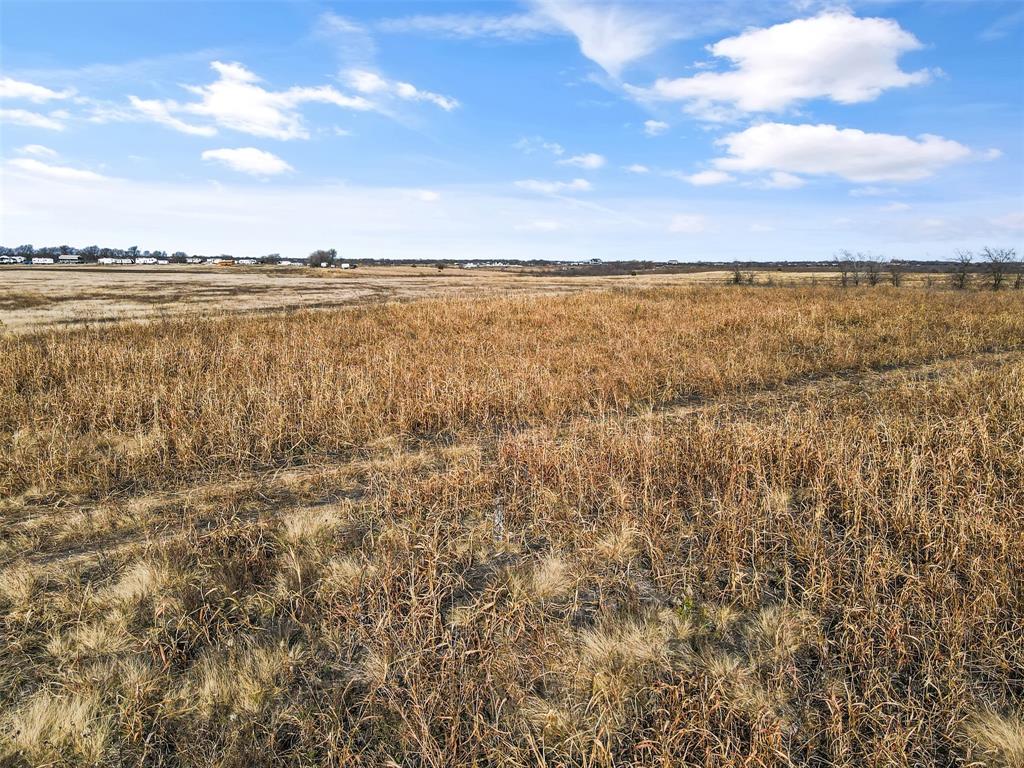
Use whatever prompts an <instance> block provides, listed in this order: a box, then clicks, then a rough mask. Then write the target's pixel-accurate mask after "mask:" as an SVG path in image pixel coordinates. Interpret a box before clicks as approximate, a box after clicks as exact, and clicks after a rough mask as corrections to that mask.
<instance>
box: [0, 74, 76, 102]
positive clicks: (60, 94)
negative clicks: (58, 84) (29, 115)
mask: <svg viewBox="0 0 1024 768" xmlns="http://www.w3.org/2000/svg"><path fill="white" fill-rule="evenodd" d="M74 95H75V91H74V89H72V88H69V89H67V90H64V91H55V90H53V89H52V88H47V87H45V86H42V85H36V84H34V83H26V82H24V81H23V80H15V79H14V78H11V77H3V78H0V99H23V100H25V101H31V102H33V103H34V104H42V103H43V102H46V101H53V100H54V99H68V98H70V97H72V96H74Z"/></svg>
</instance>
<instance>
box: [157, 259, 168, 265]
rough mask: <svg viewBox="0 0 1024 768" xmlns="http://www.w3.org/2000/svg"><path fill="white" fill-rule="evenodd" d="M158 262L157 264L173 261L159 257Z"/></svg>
mask: <svg viewBox="0 0 1024 768" xmlns="http://www.w3.org/2000/svg"><path fill="white" fill-rule="evenodd" d="M156 263H157V264H170V263H171V262H170V261H169V260H168V259H157V260H156Z"/></svg>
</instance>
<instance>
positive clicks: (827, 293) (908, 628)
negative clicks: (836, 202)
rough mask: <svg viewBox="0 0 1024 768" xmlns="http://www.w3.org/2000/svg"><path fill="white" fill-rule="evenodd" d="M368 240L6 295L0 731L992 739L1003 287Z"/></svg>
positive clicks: (1019, 640)
mask: <svg viewBox="0 0 1024 768" xmlns="http://www.w3.org/2000/svg"><path fill="white" fill-rule="evenodd" d="M5 274H7V273H5ZM11 274H17V275H18V276H19V277H20V276H21V275H29V274H31V275H33V276H34V275H35V274H36V273H35V272H32V273H29V271H28V270H24V271H17V272H11ZM68 274H69V275H71V274H72V272H71V271H70V270H69V271H68ZM73 274H74V277H73V278H70V277H69V278H68V279H74V280H78V279H79V271H77V270H75V271H74V273H73ZM81 274H82V275H91V274H94V273H91V272H87V271H85V270H82V271H81ZM134 274H135V273H134V272H133V273H132V275H133V276H134ZM179 274H181V273H179V272H177V271H175V270H169V271H168V272H166V275H168V277H167V278H164V277H163V275H164V273H161V277H160V278H159V279H160V280H166V282H165V283H162V284H161V286H162V287H160V288H159V290H160V291H166V292H168V293H169V294H177V293H187V294H188V293H191V295H195V294H194V293H192V292H193V291H203V290H205V291H211V292H213V293H217V292H218V291H222V290H224V291H227V290H228V289H227V288H225V287H224V285H223V284H222V283H220V282H218V281H219V280H220V278H219V276H218V273H213V272H204V273H202V274H203V275H204V277H203V278H201V279H200V278H198V277H197V278H194V279H195V280H197V281H199V282H200V283H202V285H201V286H197V285H178V284H177V283H176V282H175V281H177V280H178V279H179V278H178V277H176V276H177V275H179ZM192 274H200V273H198V272H196V273H189V275H190V277H189V278H188V279H190V280H191V279H193V278H192V277H191V275H192ZM207 274H208V275H210V277H209V279H207V278H206V277H205V275H207ZM239 274H247V273H239ZM378 274H381V273H379V272H376V271H372V272H371V271H370V270H365V271H363V270H357V274H356V275H354V276H353V277H352V278H350V277H349V276H348V275H344V276H342V277H339V278H311V277H298V276H281V277H280V278H278V277H277V276H276V274H275V276H274V277H264V276H263V275H262V274H261V275H259V276H253V277H252V280H253V281H254V282H253V284H252V286H256V285H257V284H258V285H265V284H270V283H271V282H272V281H273V282H274V285H275V286H277V287H275V288H274V289H273V290H275V291H294V292H295V296H296V299H295V301H294V302H291V301H290V300H289V301H288V302H284V303H287V304H292V303H294V304H295V305H296V306H298V305H300V304H305V303H307V300H308V303H309V304H311V305H312V306H314V307H319V308H318V309H317V310H316V311H313V310H308V309H297V310H291V311H288V312H283V313H270V312H266V311H264V312H255V313H254V312H252V311H251V310H259V309H263V310H266V309H268V308H269V306H271V305H273V304H274V303H275V302H276V303H278V304H280V303H281V302H280V301H279V299H280V296H278V297H277V298H272V297H271V296H269V295H265V294H264V293H260V290H262V289H256V288H254V289H253V291H254V293H253V295H247V296H242V297H241V298H239V297H237V296H233V295H224V296H221V297H217V298H211V299H210V301H212V302H214V303H213V304H212V305H208V306H207V307H206V309H207V310H208V311H207V312H206V314H205V315H204V316H203V321H202V322H196V319H197V317H196V316H194V315H190V314H179V313H181V312H185V311H186V310H187V309H188V308H189V307H190V306H191V308H193V309H194V308H195V307H194V305H190V304H189V301H179V300H177V299H175V300H174V301H173V302H171V303H172V304H175V305H177V304H184V305H185V308H184V309H181V308H176V309H175V310H174V311H170V312H166V313H164V312H162V311H161V310H160V306H161V305H159V304H158V303H156V302H152V303H149V302H146V301H145V300H144V299H142V298H138V297H136V298H133V299H131V302H132V303H131V304H130V305H127V304H126V306H128V307H129V308H128V309H126V310H125V311H124V312H123V313H119V310H117V309H116V308H115V309H114V310H109V309H102V310H99V311H100V312H101V313H103V312H106V313H108V314H110V313H111V312H113V313H114V314H116V315H117V316H118V317H122V316H123V317H127V318H141V317H147V318H149V319H150V320H151V322H147V323H144V324H131V323H128V324H125V323H107V324H91V325H87V326H85V327H68V328H59V329H58V328H52V327H47V326H53V325H54V324H57V323H60V322H63V321H61V320H58V319H56V318H57V317H58V316H60V313H62V312H67V307H68V305H69V304H71V305H75V306H77V305H76V304H75V302H74V301H70V300H69V301H62V300H59V299H54V298H53V297H54V296H56V295H57V294H58V293H59V290H65V289H57V288H54V289H53V291H54V293H53V296H50V297H47V296H43V297H42V298H41V299H40V302H41V303H40V304H39V305H38V307H37V308H32V307H27V308H23V309H8V310H6V311H5V312H4V317H5V322H6V320H7V318H9V317H11V316H12V314H13V316H14V317H16V318H21V319H20V320H18V321H16V322H12V323H10V324H11V325H12V326H17V325H19V324H21V327H20V328H15V330H16V331H18V332H17V333H11V334H7V335H5V336H0V361H2V363H0V499H2V501H0V648H3V653H2V654H0V763H4V762H5V763H6V764H11V765H15V766H22V765H24V766H37V765H75V766H78V765H115V766H121V765H124V766H135V765H140V766H197V767H198V766H279V765H280V766H319V765H364V766H387V765H402V766H405V765H408V766H437V767H441V766H535V765H546V766H566V767H568V766H580V767H583V766H586V767H588V768H590V767H597V766H677V765H692V766H722V767H724V766H730V767H733V766H737V767H738V766H751V767H755V766H788V765H799V766H820V765H837V766H849V767H850V768H854V767H855V766H856V767H858V768H859V767H861V766H878V767H881V766H907V767H908V768H909V767H910V766H915V767H916V766H964V767H966V766H983V765H988V766H1019V765H1021V764H1024V292H1020V291H1001V292H984V293H983V292H980V291H951V290H931V291H928V290H923V289H920V288H917V287H904V288H900V289H895V288H883V287H878V288H874V289H867V288H858V289H849V290H841V289H838V288H832V287H818V288H810V287H804V288H779V287H745V286H744V287H723V286H708V285H682V284H680V285H661V286H653V281H649V282H644V281H645V280H646V278H635V279H631V278H629V277H624V278H615V279H594V280H590V279H589V278H587V279H574V280H572V281H566V283H567V284H562V283H561V282H559V281H558V280H557V279H554V278H551V279H548V278H544V277H538V278H527V277H524V276H518V275H515V276H513V275H504V274H500V273H499V274H495V275H493V276H478V275H471V276H470V275H465V274H461V273H460V274H458V275H452V276H451V277H450V276H449V275H447V274H446V275H438V274H437V272H436V270H435V271H431V270H423V275H422V276H414V275H409V276H408V278H407V281H406V282H404V283H402V285H403V286H409V285H416V286H419V287H420V288H416V289H414V288H408V287H400V288H396V289H394V290H395V291H396V292H395V293H390V294H388V295H387V298H391V299H403V301H400V302H388V303H381V302H380V296H379V295H378V293H377V292H378V291H386V290H391V289H389V288H388V284H387V279H386V277H382V278H380V279H379V280H377V279H376V278H373V279H371V277H372V276H373V275H378ZM172 276H173V277H172ZM82 279H86V278H82ZM88 279H93V278H92V277H89V278H88ZM95 279H96V280H97V282H96V290H97V291H109V292H110V293H111V294H113V295H112V296H109V297H105V298H102V299H97V301H98V302H100V304H99V306H104V305H103V302H108V303H110V306H114V305H116V304H117V303H118V302H120V301H122V299H123V295H122V294H121V293H120V291H122V290H125V291H127V290H128V289H127V288H124V287H122V288H118V287H117V283H116V281H115V280H113V278H110V277H109V276H108V275H107V274H106V273H101V276H100V277H97V278H95ZM155 279H156V278H155ZM661 279H663V278H661ZM687 279H691V278H690V276H686V275H681V276H679V277H678V280H679V281H680V283H682V282H683V281H685V280H687ZM181 280H183V281H184V280H185V278H181ZM203 280H206V282H205V283H203V282H202V281H203ZM375 280H376V282H375ZM529 280H537V281H540V282H538V283H536V284H534V283H530V282H528V281H529ZM410 281H413V282H410ZM464 281H480V282H479V283H473V285H472V286H470V287H464V285H463V283H464ZM503 281H507V282H503ZM286 283H287V284H288V287H285V284H286ZM232 285H233V286H235V287H238V286H241V285H248V284H247V283H232ZM524 285H525V286H527V287H525V288H521V287H520V286H524ZM252 286H250V287H252ZM336 286H337V287H336ZM474 286H475V287H476V288H479V291H478V294H479V295H475V296H474V293H473V292H474V290H476V288H474ZM577 287H582V288H589V289H591V290H584V291H579V290H575V291H573V290H571V289H572V288H577ZM602 287H603V289H601V290H594V289H595V288H602ZM24 289H25V284H21V285H20V286H19V287H18V288H17V289H11V288H10V284H9V285H8V286H7V290H22V291H23V295H25V294H24ZM420 289H422V290H421V293H431V292H432V293H433V294H434V295H433V297H432V298H417V297H419V296H420V295H421V293H417V290H420ZM38 290H39V291H40V292H42V289H41V288H40V289H38ZM66 290H67V291H68V292H69V293H74V292H75V291H77V290H78V289H77V288H73V289H72V288H68V289H66ZM154 290H156V289H154ZM132 291H134V292H135V293H136V294H141V293H144V291H143V290H141V289H136V288H132ZM332 292H334V293H332ZM489 292H495V293H501V294H502V295H499V296H490V295H486V294H487V293H489ZM513 292H519V294H518V295H517V294H516V293H513ZM243 293H244V291H243ZM457 293H458V294H460V295H456V294H457ZM467 293H468V294H470V295H471V296H473V297H470V298H467V297H466V294H467ZM133 295H134V294H133ZM119 296H121V298H119ZM51 299H52V300H51ZM405 299H408V301H404V300H405ZM6 300H10V299H6ZM136 301H137V302H138V303H137V305H136V303H135V302H136ZM236 301H237V302H241V303H243V304H244V303H245V302H255V303H250V304H246V305H245V306H244V309H245V311H246V313H245V314H232V313H234V312H237V311H239V309H240V308H239V306H238V304H236V303H235V302H236ZM264 301H266V302H267V303H266V304H262V303H261V302H264ZM79 303H80V302H79ZM332 303H338V304H346V303H351V304H354V306H350V307H342V308H337V307H335V308H323V307H324V306H325V305H327V304H332ZM213 308H216V309H217V310H224V311H223V312H221V313H220V314H219V315H218V314H217V312H215V311H212V309H213ZM33 312H43V313H47V312H53V313H54V314H53V315H52V316H51V315H45V314H42V315H40V314H36V315H33V314H32V313H33ZM18 313H21V314H18ZM75 314H76V313H75V312H72V313H71V316H72V317H71V321H72V324H74V323H75V322H77V319H76V317H75Z"/></svg>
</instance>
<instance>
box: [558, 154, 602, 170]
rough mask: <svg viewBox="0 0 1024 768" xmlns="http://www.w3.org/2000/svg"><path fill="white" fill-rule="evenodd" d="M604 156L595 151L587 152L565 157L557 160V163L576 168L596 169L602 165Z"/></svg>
mask: <svg viewBox="0 0 1024 768" xmlns="http://www.w3.org/2000/svg"><path fill="white" fill-rule="evenodd" d="M604 162H605V161H604V156H603V155H599V154H597V153H596V152H587V153H586V154H582V155H573V156H572V157H567V158H565V159H564V160H559V161H558V164H559V165H573V166H576V167H577V168H583V169H584V170H587V171H596V170H597V169H598V168H601V167H603V166H604Z"/></svg>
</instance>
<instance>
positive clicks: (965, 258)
mask: <svg viewBox="0 0 1024 768" xmlns="http://www.w3.org/2000/svg"><path fill="white" fill-rule="evenodd" d="M973 263H974V251H968V250H966V249H964V248H958V249H957V250H956V253H955V255H954V256H953V268H952V269H951V270H950V273H949V280H950V282H951V283H952V284H953V287H954V288H956V289H957V290H958V291H962V290H964V289H965V288H967V284H968V283H969V282H970V279H971V265H972V264H973Z"/></svg>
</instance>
